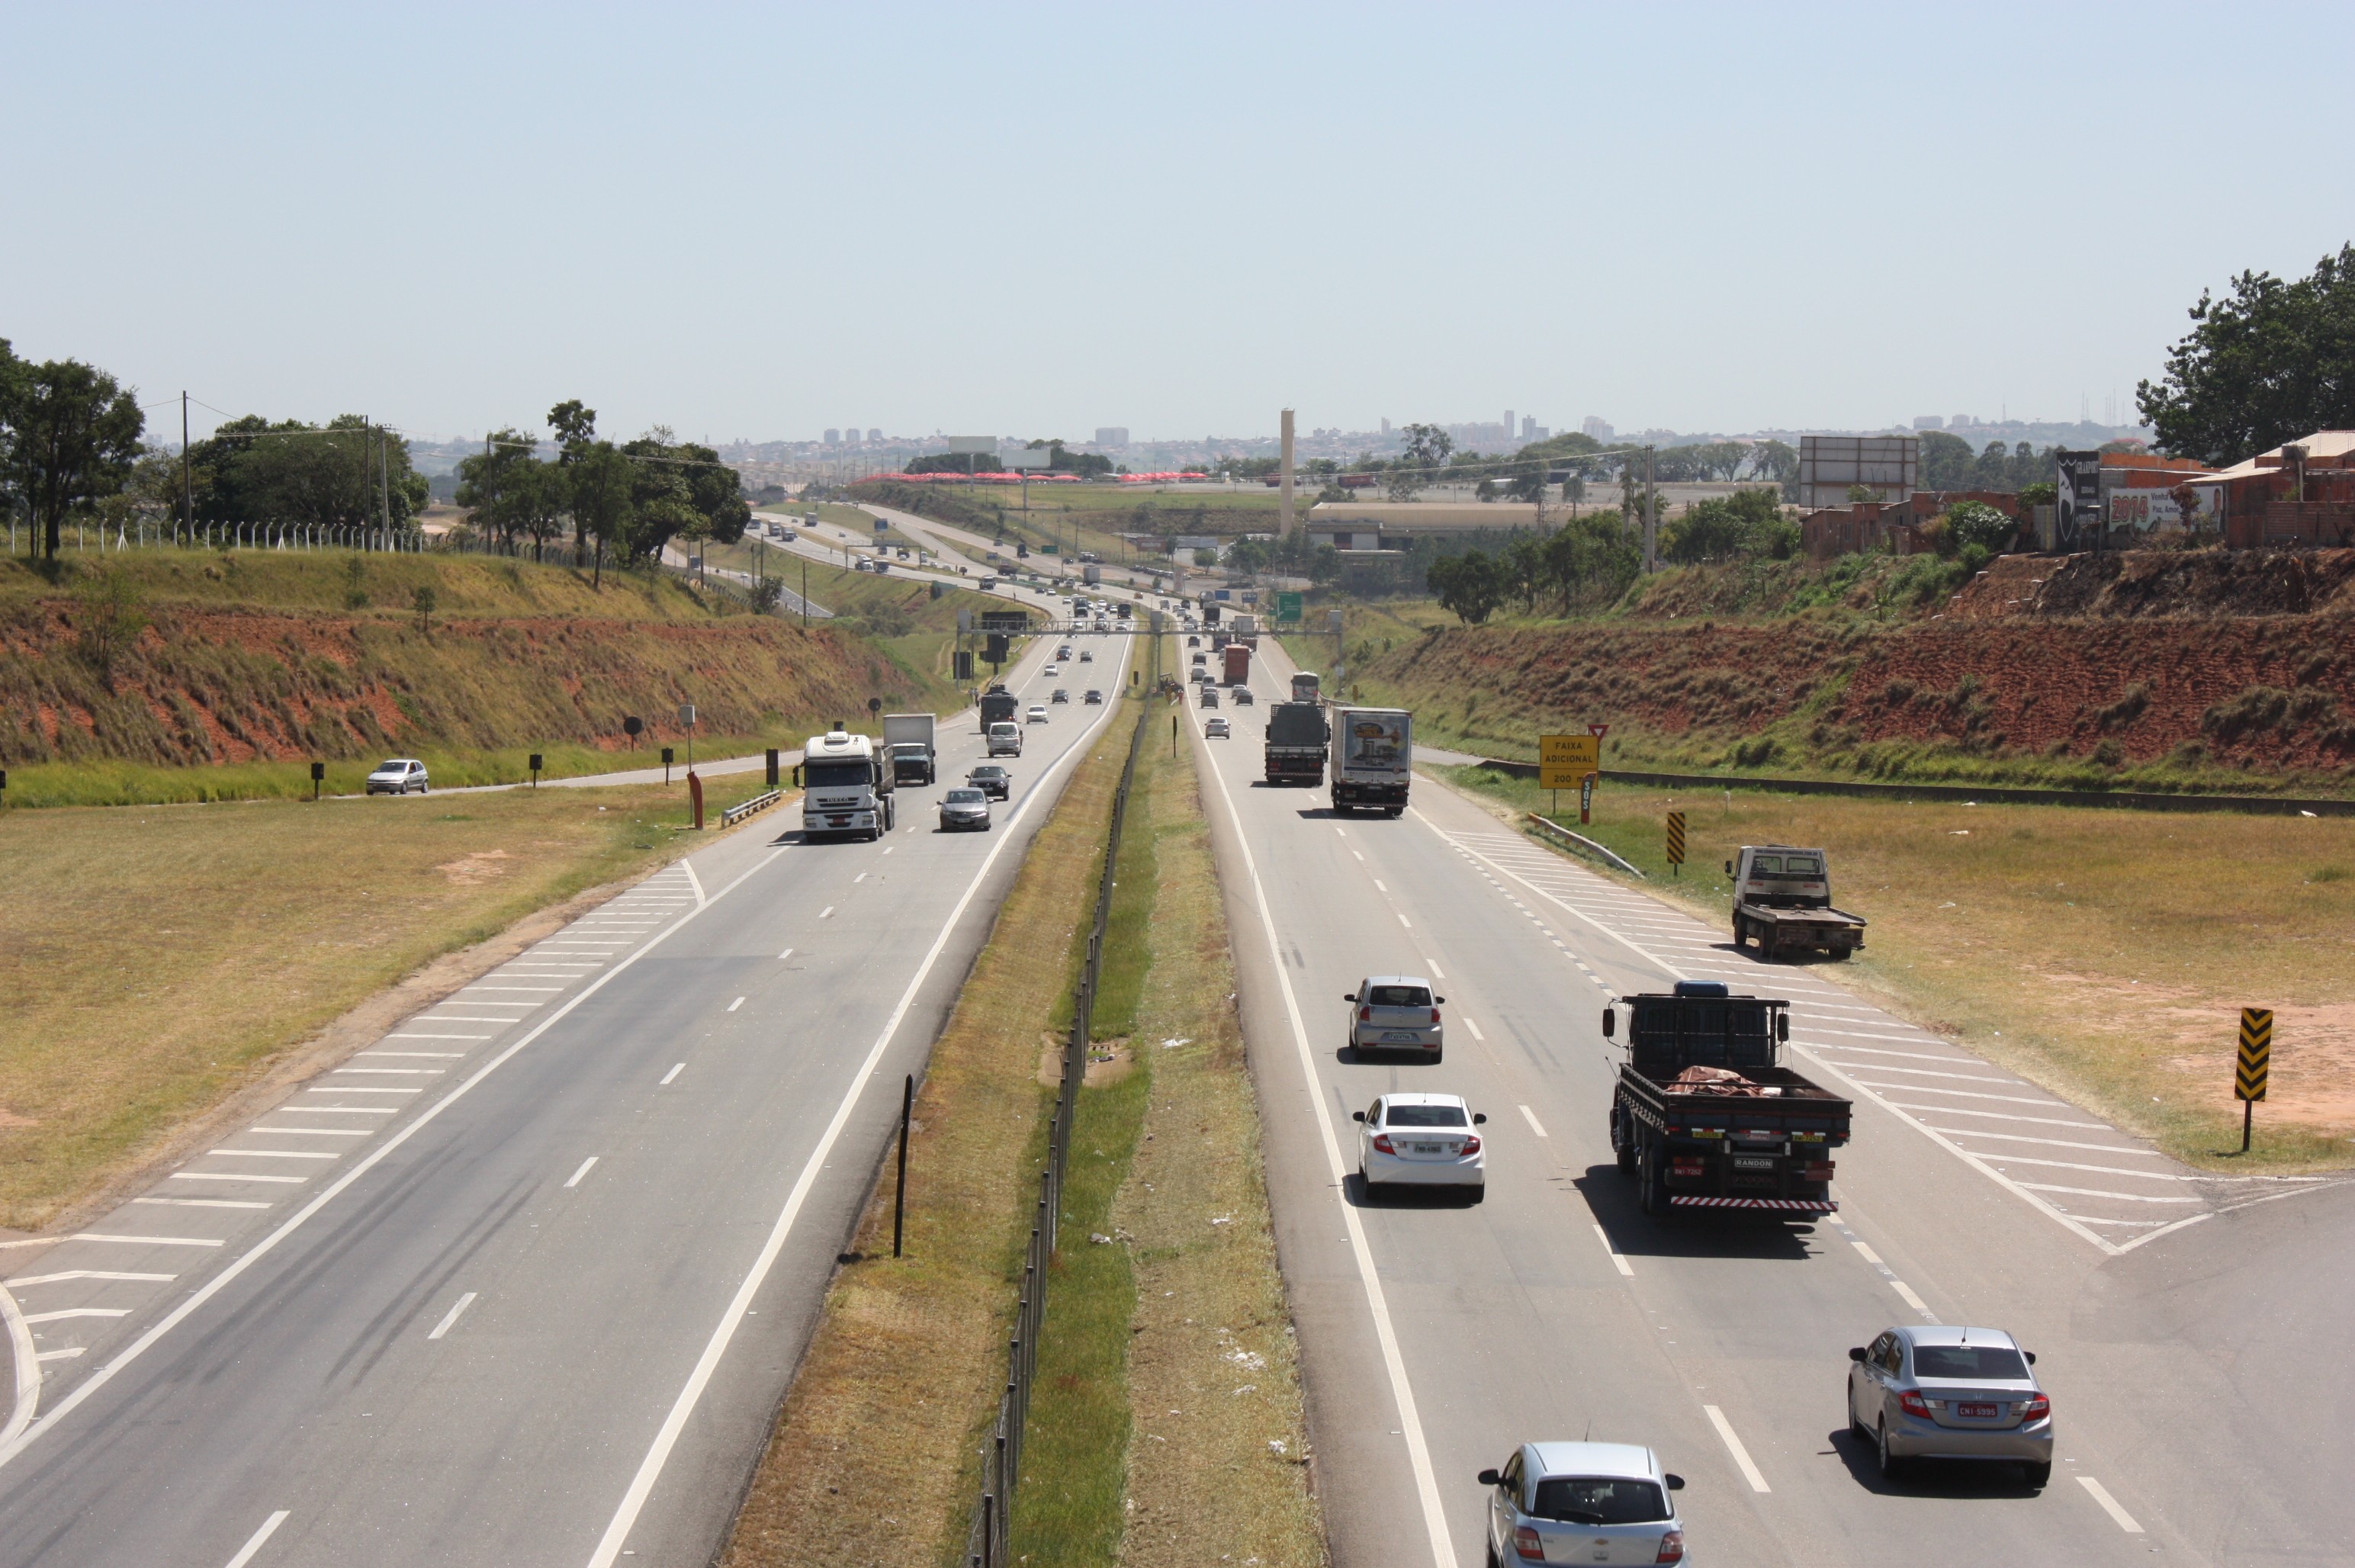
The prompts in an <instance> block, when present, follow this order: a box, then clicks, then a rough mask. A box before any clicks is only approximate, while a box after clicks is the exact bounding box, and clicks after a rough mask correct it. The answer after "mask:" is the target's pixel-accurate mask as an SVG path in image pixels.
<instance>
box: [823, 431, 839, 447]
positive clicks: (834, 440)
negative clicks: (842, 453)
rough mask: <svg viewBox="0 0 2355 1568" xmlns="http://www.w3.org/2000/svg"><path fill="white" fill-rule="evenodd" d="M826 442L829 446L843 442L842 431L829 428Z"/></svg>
mask: <svg viewBox="0 0 2355 1568" xmlns="http://www.w3.org/2000/svg"><path fill="white" fill-rule="evenodd" d="M841 444H842V432H841V431H839V430H828V431H827V432H826V445H828V446H840V445H841Z"/></svg>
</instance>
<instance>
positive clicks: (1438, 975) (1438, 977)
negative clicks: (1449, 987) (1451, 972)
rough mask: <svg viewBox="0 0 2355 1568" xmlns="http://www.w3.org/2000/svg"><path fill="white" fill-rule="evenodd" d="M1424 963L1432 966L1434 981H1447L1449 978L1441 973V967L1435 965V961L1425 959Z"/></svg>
mask: <svg viewBox="0 0 2355 1568" xmlns="http://www.w3.org/2000/svg"><path fill="white" fill-rule="evenodd" d="M1423 962H1424V963H1426V964H1429V965H1431V977H1432V978H1433V979H1434V980H1444V979H1446V978H1447V976H1445V975H1444V974H1442V973H1441V972H1440V968H1439V965H1437V964H1436V963H1434V962H1433V960H1431V959H1428V958H1426V959H1424V960H1423Z"/></svg>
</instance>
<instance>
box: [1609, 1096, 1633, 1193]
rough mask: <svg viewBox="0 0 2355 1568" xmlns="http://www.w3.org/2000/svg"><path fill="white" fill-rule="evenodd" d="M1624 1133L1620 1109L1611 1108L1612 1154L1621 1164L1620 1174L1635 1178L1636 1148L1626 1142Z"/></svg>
mask: <svg viewBox="0 0 2355 1568" xmlns="http://www.w3.org/2000/svg"><path fill="white" fill-rule="evenodd" d="M1624 1131H1625V1129H1624V1128H1623V1127H1622V1126H1621V1125H1620V1120H1619V1108H1618V1107H1617V1106H1616V1105H1614V1106H1613V1107H1612V1108H1611V1153H1612V1155H1613V1156H1614V1157H1615V1158H1616V1159H1617V1160H1618V1162H1619V1174H1620V1175H1622V1176H1633V1175H1635V1174H1636V1147H1635V1146H1634V1145H1633V1144H1631V1143H1628V1142H1626V1141H1625V1137H1624V1136H1623V1135H1624Z"/></svg>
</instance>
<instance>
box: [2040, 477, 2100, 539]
mask: <svg viewBox="0 0 2355 1568" xmlns="http://www.w3.org/2000/svg"><path fill="white" fill-rule="evenodd" d="M2052 462H2053V467H2054V474H2053V479H2052V484H2053V488H2054V489H2055V490H2056V491H2058V492H2059V494H2058V496H2056V497H2055V500H2054V506H2055V507H2056V510H2055V512H2054V514H2053V522H2052V535H2053V539H2052V542H2053V546H2054V548H2055V549H2059V550H2061V551H2062V553H2064V554H2066V553H2068V552H2070V551H2073V550H2080V549H2092V548H2094V545H2095V544H2096V543H2098V542H2099V539H2100V536H2101V531H2102V454H2101V453H2098V452H2055V453H2053V454H2052Z"/></svg>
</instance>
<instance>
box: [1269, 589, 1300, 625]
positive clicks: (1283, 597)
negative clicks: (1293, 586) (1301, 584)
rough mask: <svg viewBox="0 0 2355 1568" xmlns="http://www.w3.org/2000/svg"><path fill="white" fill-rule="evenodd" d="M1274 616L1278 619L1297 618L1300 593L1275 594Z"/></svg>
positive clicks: (1289, 619)
mask: <svg viewBox="0 0 2355 1568" xmlns="http://www.w3.org/2000/svg"><path fill="white" fill-rule="evenodd" d="M1275 618H1276V619H1277V620H1279V621H1297V620H1299V619H1300V595H1299V594H1297V593H1279V594H1277V595H1276V596H1275Z"/></svg>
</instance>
